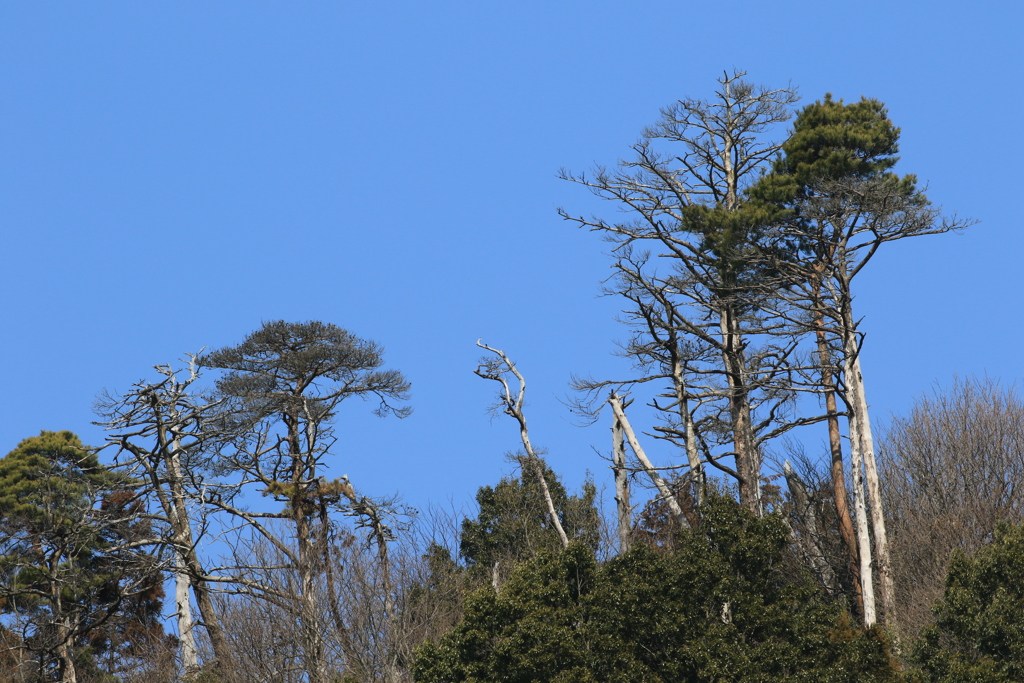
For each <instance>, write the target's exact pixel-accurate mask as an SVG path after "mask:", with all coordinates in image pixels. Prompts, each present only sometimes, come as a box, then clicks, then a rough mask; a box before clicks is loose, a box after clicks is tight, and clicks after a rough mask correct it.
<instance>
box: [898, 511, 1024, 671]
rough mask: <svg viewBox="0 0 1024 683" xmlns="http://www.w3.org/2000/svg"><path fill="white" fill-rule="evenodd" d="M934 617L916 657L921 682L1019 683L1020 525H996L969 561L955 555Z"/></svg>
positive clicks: (1022, 609)
mask: <svg viewBox="0 0 1024 683" xmlns="http://www.w3.org/2000/svg"><path fill="white" fill-rule="evenodd" d="M936 615H937V617H938V620H937V622H936V624H935V626H933V627H931V628H930V629H927V630H926V631H925V633H924V637H923V638H922V642H921V644H920V646H919V647H918V649H917V653H916V654H917V657H918V659H919V660H920V662H921V664H922V667H923V670H924V673H925V676H926V680H928V681H930V682H933V683H1010V682H1011V681H1024V620H1022V619H1021V616H1022V615H1024V526H1010V525H1000V526H999V527H998V528H997V529H996V533H995V538H994V540H993V541H992V543H990V544H989V545H987V546H985V547H983V548H981V549H980V550H979V551H978V552H977V553H975V555H974V556H973V557H968V556H966V555H964V554H963V553H959V554H957V555H956V556H954V558H953V560H952V562H951V563H950V566H949V575H948V577H947V579H946V591H945V595H944V596H943V599H942V601H941V603H940V604H939V605H938V606H937V607H936Z"/></svg>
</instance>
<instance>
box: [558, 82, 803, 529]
mask: <svg viewBox="0 0 1024 683" xmlns="http://www.w3.org/2000/svg"><path fill="white" fill-rule="evenodd" d="M743 76H744V74H743V73H741V72H736V73H733V74H731V75H730V74H728V73H726V74H725V75H724V76H723V77H722V78H720V79H719V84H720V88H719V90H718V91H717V93H716V96H715V98H714V99H713V100H694V99H686V100H681V101H679V102H677V103H676V104H675V105H672V106H670V107H667V108H665V109H664V110H663V111H662V117H661V120H660V121H659V122H658V123H657V124H655V125H654V126H651V127H649V128H648V129H646V130H645V131H644V133H643V138H642V139H641V140H640V142H638V143H636V144H635V145H634V146H633V151H634V153H635V158H634V159H633V160H630V161H623V162H620V165H619V169H618V170H616V171H609V170H607V169H605V168H601V167H599V168H597V169H595V171H594V173H593V174H592V175H591V176H589V177H588V176H586V175H574V174H570V173H568V172H563V173H562V174H561V175H562V177H563V178H565V179H567V180H570V181H573V182H576V183H578V184H581V185H584V186H585V187H587V188H589V189H590V190H591V191H592V192H594V194H595V195H597V196H598V197H600V198H602V199H607V200H610V201H613V202H616V203H618V204H620V205H621V206H622V207H623V208H624V209H625V210H626V211H627V212H628V213H630V214H631V215H632V217H633V219H632V220H630V221H626V222H617V223H610V222H607V221H604V220H601V219H588V218H584V217H580V216H573V215H570V214H568V213H567V212H565V211H561V215H562V216H563V217H564V218H565V219H567V220H570V221H572V222H574V223H576V224H577V225H579V226H581V227H586V228H588V229H590V230H594V231H598V232H601V233H603V234H604V235H605V237H606V238H607V239H608V240H609V241H610V242H611V243H612V244H614V245H615V246H614V248H613V253H614V254H615V259H616V263H615V267H616V270H617V279H616V283H615V285H614V286H612V287H611V290H612V291H613V292H615V293H620V294H622V295H624V296H625V298H626V299H627V300H628V301H629V302H630V303H631V307H630V308H629V309H627V311H626V315H627V322H629V323H630V324H631V325H633V326H634V329H636V331H637V336H636V337H635V338H634V340H633V341H632V342H631V343H630V344H629V345H627V346H626V347H625V352H626V353H627V355H630V356H632V357H633V358H634V359H635V360H636V361H637V363H638V364H639V365H640V366H641V367H642V368H644V369H645V371H647V372H648V373H649V375H650V376H649V377H648V378H647V379H648V380H654V379H657V380H663V381H667V382H668V390H667V391H666V392H665V397H664V399H663V401H664V402H659V401H658V400H655V401H654V402H653V403H652V405H653V407H654V408H655V409H656V410H658V411H659V412H660V413H661V414H662V416H663V418H665V422H664V424H663V427H662V429H661V435H662V437H663V438H667V439H669V440H671V441H673V442H675V443H679V444H680V445H682V447H683V448H684V449H685V452H686V453H687V457H688V459H689V460H690V461H691V463H692V464H691V469H692V468H693V467H694V465H695V464H696V463H695V462H694V461H695V459H696V456H697V454H698V453H700V455H701V457H702V458H703V459H704V462H707V463H708V464H710V465H713V466H716V467H719V468H721V469H723V471H725V472H727V473H728V474H729V475H730V476H733V477H735V479H736V480H737V482H738V484H739V490H740V498H741V501H742V503H743V504H744V505H745V506H747V507H748V508H749V509H751V510H752V511H754V512H755V513H756V514H760V513H761V511H762V504H761V459H762V449H763V447H764V445H765V443H766V442H767V441H769V440H770V439H772V438H775V437H776V436H778V435H779V434H780V433H781V432H783V431H785V430H786V429H788V428H790V426H791V424H789V423H788V422H787V420H785V419H784V417H785V415H786V412H787V410H788V408H787V406H788V405H789V401H790V399H791V382H790V381H789V374H790V372H791V368H790V359H791V354H792V353H793V351H794V350H795V345H794V344H792V343H790V342H788V341H784V342H782V343H778V341H777V339H778V338H776V337H773V336H772V333H773V332H775V331H777V328H778V325H777V324H776V323H775V322H774V321H773V320H772V319H771V318H770V317H768V316H766V315H765V314H764V308H765V307H764V305H763V303H762V300H763V299H764V298H765V297H769V298H770V297H772V296H773V292H774V288H775V285H774V284H773V283H772V282H771V280H772V279H773V274H772V273H771V272H770V271H768V270H766V269H765V268H764V267H763V263H762V261H761V260H760V256H759V254H758V253H757V252H756V250H755V249H753V248H752V244H753V241H754V239H753V238H754V235H755V233H757V231H758V230H760V229H761V228H762V226H763V225H764V224H765V223H766V221H767V219H768V218H770V215H769V214H766V213H765V212H764V211H763V207H761V206H753V205H751V204H749V203H748V202H746V201H745V199H744V196H743V195H744V191H745V189H746V188H747V187H749V186H750V185H751V184H752V183H753V182H755V181H756V180H757V179H758V178H759V177H760V175H761V174H762V173H763V172H764V169H765V168H766V166H767V164H768V163H769V162H770V161H771V159H772V158H773V157H774V156H775V155H776V153H777V152H778V151H779V150H780V145H779V144H777V143H774V142H771V141H767V140H765V139H764V135H765V133H766V132H767V131H768V130H769V129H770V128H771V127H772V126H773V125H774V124H777V123H780V122H782V121H785V120H786V119H788V118H789V116H790V105H791V104H792V103H793V102H794V101H795V100H796V94H795V91H794V90H793V89H792V88H781V89H770V88H766V87H762V86H755V85H752V84H750V83H748V82H746V81H744V80H743V78H742V77H743ZM662 142H664V143H669V144H671V145H674V146H675V149H673V150H671V151H667V152H664V153H662V152H659V151H658V149H656V147H657V145H658V144H659V143H662ZM676 150H678V151H676ZM648 248H650V249H655V250H657V252H656V254H655V255H654V256H652V255H651V254H650V253H649V252H648V251H647V249H648ZM636 381H637V380H632V382H636ZM609 384H612V385H619V386H621V385H623V384H625V382H612V383H608V382H592V381H586V382H579V383H577V388H579V389H583V390H585V391H591V392H593V391H595V390H597V389H600V388H602V387H604V386H608V385H609ZM715 446H721V447H726V448H728V450H724V451H723V450H721V449H719V450H717V451H713V449H714V448H715ZM723 458H732V459H733V460H734V462H735V469H733V468H726V466H725V465H724V464H723V463H722V460H723ZM694 474H695V475H697V474H698V472H697V471H695V472H694Z"/></svg>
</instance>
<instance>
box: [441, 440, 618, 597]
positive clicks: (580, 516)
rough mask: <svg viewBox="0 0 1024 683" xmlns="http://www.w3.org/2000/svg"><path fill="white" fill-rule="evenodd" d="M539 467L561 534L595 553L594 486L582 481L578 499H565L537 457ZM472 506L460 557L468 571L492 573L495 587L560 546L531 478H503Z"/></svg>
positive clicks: (557, 481) (561, 488)
mask: <svg viewBox="0 0 1024 683" xmlns="http://www.w3.org/2000/svg"><path fill="white" fill-rule="evenodd" d="M540 466H541V468H542V472H543V476H544V479H545V481H546V482H547V484H548V489H549V491H550V494H551V499H552V502H553V503H554V506H555V510H556V512H557V513H558V517H559V521H560V522H561V523H562V527H563V529H564V530H565V532H566V535H567V536H568V537H569V538H570V539H573V540H576V541H579V542H581V543H583V544H584V545H585V546H587V547H588V548H590V549H591V551H592V552H594V551H596V550H597V544H598V529H599V525H600V518H599V513H598V511H597V508H596V507H595V506H594V499H595V498H596V495H597V490H596V488H595V487H594V485H593V484H592V483H591V482H587V483H586V484H584V486H583V492H582V494H581V495H569V494H568V493H567V492H566V490H565V486H564V485H563V484H562V482H561V481H560V479H559V478H558V476H557V475H556V474H555V473H554V472H553V471H552V470H551V468H550V467H548V465H547V463H545V462H544V461H543V460H542V459H541V460H540ZM476 502H477V504H478V505H479V506H480V512H479V513H478V515H477V518H476V519H475V520H474V519H465V520H463V522H462V533H461V536H460V545H459V553H460V555H462V557H463V559H464V560H465V561H466V563H467V564H468V565H470V567H478V568H480V569H481V570H486V571H487V572H489V573H490V574H491V575H492V577H493V576H495V572H497V576H498V577H500V578H499V579H498V580H499V583H500V582H501V580H502V579H504V578H505V577H507V576H508V575H509V573H510V572H511V571H512V568H513V567H514V566H515V565H516V564H518V563H519V562H521V561H523V560H527V559H532V558H534V557H536V556H537V555H539V554H540V553H541V552H543V551H547V550H556V549H558V548H560V547H561V542H560V540H559V537H558V534H557V533H556V531H555V529H554V528H553V527H552V525H551V523H550V521H549V519H548V513H547V508H546V507H545V503H544V500H543V492H542V491H541V488H540V486H539V484H538V482H537V481H536V479H535V478H534V477H531V476H526V475H524V476H521V477H505V478H503V479H502V480H501V481H500V482H498V484H497V485H496V486H494V487H491V486H483V487H481V488H480V490H479V491H477V494H476Z"/></svg>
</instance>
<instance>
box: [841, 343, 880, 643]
mask: <svg viewBox="0 0 1024 683" xmlns="http://www.w3.org/2000/svg"><path fill="white" fill-rule="evenodd" d="M847 336H848V339H846V340H844V342H845V343H844V353H843V355H844V356H845V358H844V359H843V379H844V381H845V383H846V393H847V396H848V397H847V408H848V409H849V412H850V417H849V418H848V422H849V426H850V460H851V465H852V467H853V505H854V510H855V512H856V521H857V545H858V550H859V555H860V583H861V594H862V595H863V596H864V625H865V626H873V625H874V624H875V622H876V621H877V620H878V617H877V613H876V608H875V586H874V570H873V568H872V563H871V557H872V553H871V538H870V532H869V531H868V517H867V506H866V505H865V502H864V495H865V487H864V451H863V439H862V437H861V425H862V424H863V421H862V420H861V416H860V405H859V403H858V402H857V401H855V400H853V398H852V396H853V394H854V392H855V389H854V388H853V387H852V386H851V377H853V376H855V375H856V372H855V371H854V368H853V363H854V359H856V357H857V348H856V346H857V345H856V340H855V339H854V338H853V336H852V335H847ZM851 347H852V348H851ZM853 381H854V382H856V380H853Z"/></svg>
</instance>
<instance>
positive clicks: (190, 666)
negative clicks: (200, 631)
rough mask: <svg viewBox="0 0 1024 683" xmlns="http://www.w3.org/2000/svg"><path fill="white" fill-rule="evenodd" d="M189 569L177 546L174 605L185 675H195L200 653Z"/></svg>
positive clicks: (175, 552)
mask: <svg viewBox="0 0 1024 683" xmlns="http://www.w3.org/2000/svg"><path fill="white" fill-rule="evenodd" d="M191 585H192V582H191V581H189V576H188V571H187V570H186V569H185V558H184V557H182V553H181V552H180V551H179V550H178V549H177V548H175V551H174V607H175V613H176V616H177V621H178V642H179V643H181V648H180V651H181V667H182V669H183V670H184V673H185V677H186V678H188V677H189V676H192V675H194V674H195V673H196V672H197V671H198V670H199V654H198V652H197V651H196V638H195V633H193V631H192V627H193V622H192V603H191V599H190V598H189V588H190V587H191Z"/></svg>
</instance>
